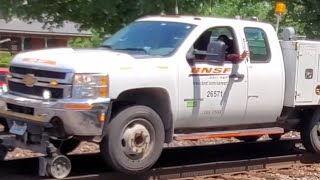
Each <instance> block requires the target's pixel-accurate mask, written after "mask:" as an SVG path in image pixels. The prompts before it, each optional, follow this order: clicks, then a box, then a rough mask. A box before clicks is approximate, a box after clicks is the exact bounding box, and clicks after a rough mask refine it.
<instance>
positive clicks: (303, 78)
mask: <svg viewBox="0 0 320 180" xmlns="http://www.w3.org/2000/svg"><path fill="white" fill-rule="evenodd" d="M280 45H281V48H282V52H283V58H284V67H285V77H286V78H285V81H286V82H285V98H284V106H286V107H295V106H305V105H318V104H319V100H320V99H319V98H320V73H318V72H319V70H320V64H319V59H320V42H317V41H304V40H298V41H281V42H280ZM317 87H318V88H319V93H318V94H317V90H316V89H317Z"/></svg>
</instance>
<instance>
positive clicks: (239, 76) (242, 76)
mask: <svg viewBox="0 0 320 180" xmlns="http://www.w3.org/2000/svg"><path fill="white" fill-rule="evenodd" d="M229 78H232V79H235V80H237V81H239V80H243V78H244V75H243V74H238V73H232V74H230V75H229Z"/></svg>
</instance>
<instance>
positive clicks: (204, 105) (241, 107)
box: [176, 27, 248, 128]
mask: <svg viewBox="0 0 320 180" xmlns="http://www.w3.org/2000/svg"><path fill="white" fill-rule="evenodd" d="M234 28H235V27H214V28H210V29H207V30H205V31H204V32H203V33H202V34H201V35H200V36H199V37H198V38H197V40H196V41H195V42H194V43H193V45H192V47H191V48H190V50H189V52H188V53H189V54H187V55H186V56H187V57H190V56H189V55H190V54H192V50H199V51H206V49H207V44H208V42H209V41H216V40H217V39H218V37H222V36H221V35H225V36H224V37H227V38H228V39H229V40H230V41H228V42H229V44H228V50H230V51H235V52H236V53H238V52H240V51H241V52H242V51H243V49H242V48H243V47H242V46H241V45H239V44H241V43H239V42H241V39H240V38H239V36H238V35H237V34H236V33H235V32H237V31H235V29H234ZM187 59H188V58H187ZM205 59H206V57H205V56H195V57H194V58H189V59H188V60H186V59H183V61H182V62H181V63H179V81H178V88H179V97H178V99H179V118H178V119H179V120H178V121H177V122H176V128H183V127H189V128H190V127H192V128H201V127H216V126H225V125H235V124H241V122H242V120H243V118H244V115H245V110H246V105H247V77H248V76H247V67H246V62H241V63H240V64H233V63H232V62H231V61H225V62H224V64H222V65H221V64H212V63H209V62H207V61H206V60H205Z"/></svg>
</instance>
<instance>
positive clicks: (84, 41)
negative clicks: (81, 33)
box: [68, 29, 104, 48]
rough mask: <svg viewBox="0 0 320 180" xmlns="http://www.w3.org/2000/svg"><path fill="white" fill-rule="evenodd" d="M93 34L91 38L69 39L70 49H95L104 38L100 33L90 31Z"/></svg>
mask: <svg viewBox="0 0 320 180" xmlns="http://www.w3.org/2000/svg"><path fill="white" fill-rule="evenodd" d="M91 32H92V33H93V37H91V38H80V37H77V38H73V39H71V40H70V41H69V42H68V44H69V46H70V47H73V48H89V47H97V46H99V45H100V44H101V43H102V40H103V38H104V33H100V32H98V31H96V30H94V29H91Z"/></svg>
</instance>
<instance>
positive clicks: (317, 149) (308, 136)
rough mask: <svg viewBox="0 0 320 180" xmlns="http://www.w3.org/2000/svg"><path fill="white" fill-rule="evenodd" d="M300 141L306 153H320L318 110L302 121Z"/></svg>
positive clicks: (319, 115)
mask: <svg viewBox="0 0 320 180" xmlns="http://www.w3.org/2000/svg"><path fill="white" fill-rule="evenodd" d="M303 123H304V124H303V127H302V130H301V141H302V144H303V145H304V147H305V148H306V150H307V151H309V152H313V153H320V110H316V111H315V112H314V114H313V116H311V117H310V118H308V119H306V120H304V121H303Z"/></svg>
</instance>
